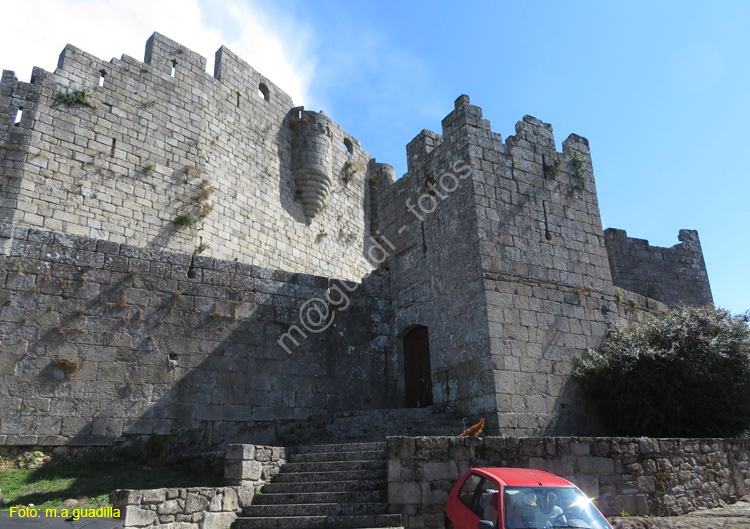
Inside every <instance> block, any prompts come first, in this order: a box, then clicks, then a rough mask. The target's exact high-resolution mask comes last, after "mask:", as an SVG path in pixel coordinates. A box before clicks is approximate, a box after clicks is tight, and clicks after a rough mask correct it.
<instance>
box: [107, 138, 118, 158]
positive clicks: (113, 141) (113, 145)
mask: <svg viewBox="0 0 750 529" xmlns="http://www.w3.org/2000/svg"><path fill="white" fill-rule="evenodd" d="M116 145H117V140H116V139H114V138H112V149H111V150H110V151H109V155H110V156H113V157H114V155H115V146H116Z"/></svg>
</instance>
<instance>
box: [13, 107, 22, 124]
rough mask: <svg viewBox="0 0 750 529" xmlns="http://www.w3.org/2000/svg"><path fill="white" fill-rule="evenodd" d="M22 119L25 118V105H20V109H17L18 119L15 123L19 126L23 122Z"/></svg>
mask: <svg viewBox="0 0 750 529" xmlns="http://www.w3.org/2000/svg"><path fill="white" fill-rule="evenodd" d="M21 119H23V107H18V110H16V119H15V121H14V122H13V123H14V124H15V125H16V126H18V124H19V123H21Z"/></svg>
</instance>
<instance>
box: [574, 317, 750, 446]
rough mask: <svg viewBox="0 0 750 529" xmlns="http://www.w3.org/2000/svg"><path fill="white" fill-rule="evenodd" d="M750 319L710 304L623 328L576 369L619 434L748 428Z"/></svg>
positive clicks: (729, 432) (721, 432)
mask: <svg viewBox="0 0 750 529" xmlns="http://www.w3.org/2000/svg"><path fill="white" fill-rule="evenodd" d="M748 319H750V318H749V317H748V313H745V314H744V315H732V314H730V313H729V312H728V311H726V310H723V309H717V308H714V307H713V306H706V307H701V308H692V307H691V308H677V309H673V310H672V311H670V312H667V313H664V314H659V315H655V316H652V317H651V318H650V319H649V320H648V321H647V322H645V323H638V324H631V325H629V326H627V327H615V328H613V329H612V330H611V331H610V333H609V335H608V336H607V338H606V339H605V342H604V344H603V346H602V347H601V349H600V350H599V351H594V350H591V349H589V350H588V353H587V354H586V355H585V356H584V357H582V358H579V363H578V365H577V367H576V369H575V370H574V373H573V374H574V376H575V377H576V378H577V379H578V380H579V381H580V382H581V384H582V386H583V390H584V393H585V394H586V396H587V397H588V398H589V399H591V400H593V401H595V402H597V403H598V404H599V405H600V408H601V411H602V412H603V414H604V415H605V417H604V418H605V420H606V421H607V422H608V423H609V424H610V426H611V427H612V428H613V429H614V430H615V431H616V432H617V433H618V434H619V435H629V436H641V435H645V436H650V437H733V436H737V435H741V434H742V433H743V432H747V431H748V430H750V327H748Z"/></svg>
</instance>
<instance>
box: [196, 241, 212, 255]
mask: <svg viewBox="0 0 750 529" xmlns="http://www.w3.org/2000/svg"><path fill="white" fill-rule="evenodd" d="M208 248H209V246H208V244H206V243H205V242H203V241H201V243H200V244H199V245H198V248H197V250H196V251H197V252H198V253H203V252H205V251H206V250H208Z"/></svg>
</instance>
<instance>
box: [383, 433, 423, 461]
mask: <svg viewBox="0 0 750 529" xmlns="http://www.w3.org/2000/svg"><path fill="white" fill-rule="evenodd" d="M386 442H387V443H388V459H406V458H407V457H412V456H413V455H414V454H415V453H416V451H417V446H416V442H415V439H414V438H413V437H388V438H387V439H386Z"/></svg>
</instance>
